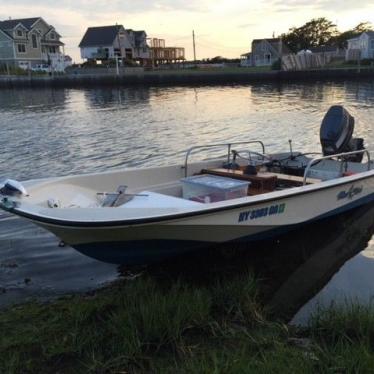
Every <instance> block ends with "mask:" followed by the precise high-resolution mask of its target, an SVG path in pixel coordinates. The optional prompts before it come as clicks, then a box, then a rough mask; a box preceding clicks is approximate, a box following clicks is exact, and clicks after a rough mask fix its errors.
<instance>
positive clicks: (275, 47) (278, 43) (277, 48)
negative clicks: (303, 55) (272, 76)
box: [240, 38, 290, 66]
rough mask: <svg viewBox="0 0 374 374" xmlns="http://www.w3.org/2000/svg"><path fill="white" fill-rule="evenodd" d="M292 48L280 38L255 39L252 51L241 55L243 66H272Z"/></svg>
mask: <svg viewBox="0 0 374 374" xmlns="http://www.w3.org/2000/svg"><path fill="white" fill-rule="evenodd" d="M289 53H290V50H289V49H288V47H287V46H286V44H284V43H283V41H282V39H280V38H271V39H255V40H253V41H252V50H251V52H250V53H246V54H243V55H241V62H240V65H241V66H271V65H272V64H273V63H274V62H276V61H278V60H279V59H280V58H282V56H283V55H285V54H289Z"/></svg>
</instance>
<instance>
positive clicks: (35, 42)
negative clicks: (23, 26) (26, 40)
mask: <svg viewBox="0 0 374 374" xmlns="http://www.w3.org/2000/svg"><path fill="white" fill-rule="evenodd" d="M31 40H32V47H33V48H38V40H37V38H36V35H35V34H32V35H31Z"/></svg>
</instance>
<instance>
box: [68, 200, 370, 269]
mask: <svg viewBox="0 0 374 374" xmlns="http://www.w3.org/2000/svg"><path fill="white" fill-rule="evenodd" d="M373 202H374V193H373V194H371V195H368V196H366V197H363V198H361V199H358V200H355V201H352V202H351V203H349V204H346V205H344V206H343V207H340V208H337V209H335V210H332V211H330V212H328V213H325V214H323V215H321V216H319V217H316V218H314V219H312V220H309V221H306V222H303V223H300V224H295V225H287V226H286V225H285V226H280V227H277V228H273V229H269V230H267V231H264V232H261V233H257V234H252V235H249V236H243V237H241V238H238V239H235V240H233V241H231V242H246V241H256V240H263V239H268V238H271V237H274V236H277V235H280V234H282V233H285V232H287V231H291V230H295V229H298V228H300V227H302V226H305V225H307V224H309V223H312V222H315V221H318V220H321V219H324V218H328V217H331V216H334V215H337V214H340V213H343V212H345V211H348V210H350V209H354V208H357V207H359V206H362V205H365V204H370V203H373ZM214 244H215V243H214V242H203V241H193V240H168V239H159V240H136V241H126V242H100V243H85V244H80V245H75V246H74V248H75V249H76V250H78V251H79V252H81V253H83V254H84V255H86V256H89V257H93V258H95V259H97V260H100V261H104V262H109V263H114V264H127V265H140V264H147V263H151V262H158V261H162V260H164V259H166V258H168V257H172V256H176V255H179V254H183V253H185V252H188V251H192V250H196V249H199V248H203V247H208V246H212V245H214Z"/></svg>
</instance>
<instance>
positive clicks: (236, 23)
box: [0, 0, 374, 62]
mask: <svg viewBox="0 0 374 374" xmlns="http://www.w3.org/2000/svg"><path fill="white" fill-rule="evenodd" d="M39 16H41V17H42V18H43V19H44V20H45V21H46V22H48V23H49V24H51V25H53V26H54V27H55V28H56V31H57V32H58V33H59V34H61V35H62V37H63V38H62V41H63V42H64V43H65V53H66V54H69V55H70V56H71V57H72V58H73V60H74V61H75V62H79V61H80V53H79V48H78V44H79V42H80V40H81V38H82V36H83V34H84V32H85V30H86V29H87V27H90V26H103V25H114V24H116V23H118V24H122V25H123V26H124V27H125V28H131V29H134V30H145V31H146V32H147V34H148V37H154V38H161V39H165V40H166V45H168V46H178V47H184V48H185V49H186V57H187V59H192V58H193V52H192V51H193V49H192V30H195V35H196V55H197V58H198V59H202V58H209V57H210V58H211V57H214V56H224V57H229V58H235V57H239V56H240V55H241V54H242V53H246V52H249V50H250V44H251V41H252V39H257V38H270V37H272V35H273V33H274V34H275V35H279V34H281V33H283V32H287V31H288V29H289V28H290V27H293V26H296V27H298V26H301V25H303V24H304V23H305V22H307V21H309V20H311V19H312V18H316V17H326V18H328V19H330V20H331V21H333V22H334V23H336V24H337V26H338V29H339V30H340V31H344V30H347V29H349V28H352V27H354V26H356V25H357V24H358V23H360V22H363V21H369V22H372V23H373V24H374V1H373V0H361V1H360V2H358V1H355V0H315V1H312V0H269V1H261V0H258V1H251V0H158V1H151V0H111V1H106V0H59V1H56V0H14V1H9V0H0V20H5V19H9V17H11V18H13V19H15V18H27V17H39Z"/></svg>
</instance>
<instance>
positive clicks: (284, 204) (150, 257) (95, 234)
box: [15, 171, 374, 265]
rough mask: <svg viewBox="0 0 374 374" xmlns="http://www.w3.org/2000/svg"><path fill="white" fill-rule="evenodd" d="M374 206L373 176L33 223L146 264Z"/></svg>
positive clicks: (94, 251)
mask: <svg viewBox="0 0 374 374" xmlns="http://www.w3.org/2000/svg"><path fill="white" fill-rule="evenodd" d="M373 201H374V172H373V171H368V172H365V173H361V174H360V175H356V176H351V177H345V178H339V179H335V180H333V181H327V182H322V183H319V184H316V185H309V186H303V187H297V188H293V189H290V190H287V191H282V192H281V193H280V192H272V193H268V194H264V195H261V197H255V198H253V197H248V198H243V199H236V200H235V202H234V201H231V203H230V204H216V206H215V207H210V208H209V209H208V208H207V209H205V210H199V211H192V212H187V213H179V214H174V215H173V214H167V215H164V216H158V217H151V218H139V219H132V220H122V221H121V220H117V221H115V222H114V221H112V222H100V221H91V222H71V221H70V222H68V223H67V222H65V223H64V222H63V221H59V220H56V219H54V220H49V219H41V218H40V217H39V218H38V219H35V217H34V218H33V217H31V216H28V215H27V214H25V213H24V212H21V211H18V212H15V213H16V214H19V215H24V216H26V217H27V218H30V219H33V220H34V221H35V222H36V223H37V224H39V225H41V226H43V227H45V228H46V229H48V230H49V231H51V232H53V233H54V234H55V235H57V236H58V237H60V238H61V239H62V240H63V241H65V242H66V243H68V244H69V245H71V246H72V247H74V248H76V249H77V250H78V251H80V252H82V253H83V254H85V255H87V256H90V257H93V258H96V259H98V260H101V261H105V262H111V263H124V264H131V265H132V264H144V263H149V262H152V261H160V260H162V259H164V258H166V257H170V256H174V255H178V254H181V253H184V252H186V251H190V250H195V249H198V248H203V247H207V246H210V245H213V244H216V243H225V242H237V241H250V240H258V239H262V238H266V237H269V236H273V235H276V234H279V233H281V232H282V231H285V230H292V229H296V228H298V227H300V225H302V224H306V223H308V222H312V221H315V220H318V219H322V218H325V217H328V216H332V215H335V214H339V213H341V212H343V211H346V210H349V209H352V208H355V207H357V206H360V205H363V204H368V203H370V202H373Z"/></svg>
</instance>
